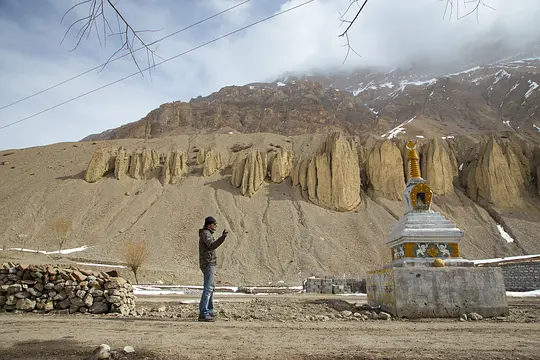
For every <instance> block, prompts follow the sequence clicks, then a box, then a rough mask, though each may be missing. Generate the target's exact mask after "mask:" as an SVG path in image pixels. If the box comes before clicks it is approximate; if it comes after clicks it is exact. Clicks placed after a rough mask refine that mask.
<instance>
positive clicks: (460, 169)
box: [459, 163, 463, 171]
mask: <svg viewBox="0 0 540 360" xmlns="http://www.w3.org/2000/svg"><path fill="white" fill-rule="evenodd" d="M459 171H463V163H461V165H459Z"/></svg>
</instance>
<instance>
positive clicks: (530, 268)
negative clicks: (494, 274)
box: [496, 260, 540, 291]
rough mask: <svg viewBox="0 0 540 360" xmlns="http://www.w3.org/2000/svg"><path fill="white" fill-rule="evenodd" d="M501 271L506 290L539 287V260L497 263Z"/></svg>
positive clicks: (529, 289)
mask: <svg viewBox="0 0 540 360" xmlns="http://www.w3.org/2000/svg"><path fill="white" fill-rule="evenodd" d="M496 266H499V267H500V268H501V269H502V271H503V276H504V286H505V287H506V291H531V290H538V289H540V260H537V261H530V262H514V263H508V264H505V263H498V264H497V265H496Z"/></svg>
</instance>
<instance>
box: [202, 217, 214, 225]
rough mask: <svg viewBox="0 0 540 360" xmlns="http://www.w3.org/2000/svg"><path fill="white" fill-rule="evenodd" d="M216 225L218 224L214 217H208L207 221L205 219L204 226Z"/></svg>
mask: <svg viewBox="0 0 540 360" xmlns="http://www.w3.org/2000/svg"><path fill="white" fill-rule="evenodd" d="M215 223H217V221H216V219H214V218H213V217H212V216H208V217H207V218H206V219H204V226H208V225H210V224H215Z"/></svg>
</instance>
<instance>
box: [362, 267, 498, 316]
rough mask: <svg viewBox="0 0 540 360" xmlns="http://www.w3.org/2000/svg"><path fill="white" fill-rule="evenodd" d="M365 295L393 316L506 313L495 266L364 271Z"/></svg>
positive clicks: (397, 268) (373, 304) (372, 302)
mask: <svg viewBox="0 0 540 360" xmlns="http://www.w3.org/2000/svg"><path fill="white" fill-rule="evenodd" d="M367 298H368V304H369V305H371V306H380V307H381V309H382V310H383V311H386V312H388V313H390V314H392V315H393V316H395V317H404V318H408V319H419V318H457V317H459V316H460V315H461V314H465V313H466V314H468V313H471V312H476V313H478V314H480V315H482V316H483V317H494V316H508V303H507V301H506V290H505V287H504V279H503V273H502V270H501V269H500V268H496V267H489V268H488V267H486V268H478V267H457V266H456V267H453V266H451V267H441V268H435V267H432V268H431V267H391V268H386V269H381V270H376V271H372V272H369V273H368V277H367Z"/></svg>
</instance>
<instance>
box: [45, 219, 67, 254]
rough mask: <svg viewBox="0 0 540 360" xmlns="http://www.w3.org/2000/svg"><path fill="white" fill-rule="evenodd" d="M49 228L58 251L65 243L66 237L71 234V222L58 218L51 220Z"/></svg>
mask: <svg viewBox="0 0 540 360" xmlns="http://www.w3.org/2000/svg"><path fill="white" fill-rule="evenodd" d="M50 228H51V230H52V233H53V235H54V237H55V238H56V244H57V245H58V252H60V251H62V247H63V246H64V244H65V243H66V241H67V239H68V238H69V236H70V235H71V229H72V224H71V221H70V220H67V219H63V218H58V219H56V220H54V221H52V222H51V224H50Z"/></svg>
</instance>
